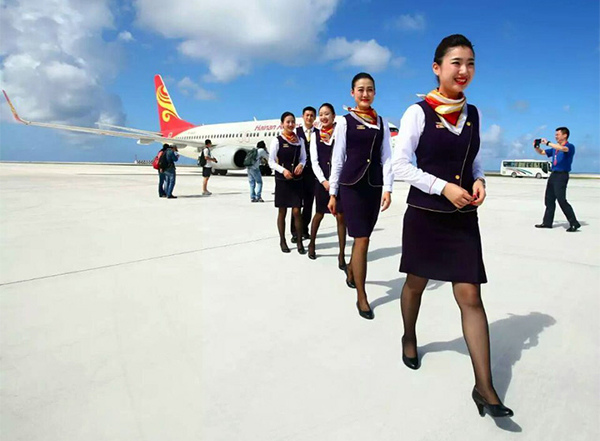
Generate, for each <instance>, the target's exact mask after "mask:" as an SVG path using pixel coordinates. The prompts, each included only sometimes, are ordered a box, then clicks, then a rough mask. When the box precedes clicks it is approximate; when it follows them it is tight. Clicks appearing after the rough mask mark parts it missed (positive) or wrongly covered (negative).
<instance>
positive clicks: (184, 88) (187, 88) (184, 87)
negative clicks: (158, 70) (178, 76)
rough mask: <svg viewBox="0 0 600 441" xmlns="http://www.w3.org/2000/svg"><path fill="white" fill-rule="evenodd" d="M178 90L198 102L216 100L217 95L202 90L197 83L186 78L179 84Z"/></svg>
mask: <svg viewBox="0 0 600 441" xmlns="http://www.w3.org/2000/svg"><path fill="white" fill-rule="evenodd" d="M177 88H178V89H179V90H180V91H181V93H183V94H184V95H192V96H193V97H194V98H195V99H197V100H214V99H215V98H216V95H215V94H214V93H213V92H210V91H208V90H206V89H204V88H202V87H201V86H200V85H199V84H197V83H195V82H194V81H193V80H192V79H191V78H190V77H185V78H183V79H182V80H181V81H179V82H178V83H177Z"/></svg>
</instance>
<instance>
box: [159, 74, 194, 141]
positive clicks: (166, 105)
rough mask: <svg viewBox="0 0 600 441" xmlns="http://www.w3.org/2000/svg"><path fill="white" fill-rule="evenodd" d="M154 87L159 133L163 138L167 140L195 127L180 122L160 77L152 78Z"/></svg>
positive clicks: (185, 122) (182, 121)
mask: <svg viewBox="0 0 600 441" xmlns="http://www.w3.org/2000/svg"><path fill="white" fill-rule="evenodd" d="M154 86H155V87H156V103H157V104H158V120H159V122H160V131H161V132H162V134H163V136H167V137H169V138H171V137H173V136H175V135H177V134H178V133H181V132H183V131H184V130H187V129H191V128H192V127H195V125H194V124H192V123H189V122H187V121H184V120H182V119H181V118H180V117H179V115H178V114H177V110H175V105H174V104H173V101H172V100H171V96H170V95H169V92H168V91H167V86H165V83H164V82H163V79H162V77H161V76H160V75H155V76H154Z"/></svg>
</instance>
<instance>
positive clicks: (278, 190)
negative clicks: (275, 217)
mask: <svg viewBox="0 0 600 441" xmlns="http://www.w3.org/2000/svg"><path fill="white" fill-rule="evenodd" d="M302 181H303V180H302V179H298V180H294V179H289V180H288V179H285V180H283V179H275V207H277V208H296V207H302V198H303V195H302V184H303V182H302Z"/></svg>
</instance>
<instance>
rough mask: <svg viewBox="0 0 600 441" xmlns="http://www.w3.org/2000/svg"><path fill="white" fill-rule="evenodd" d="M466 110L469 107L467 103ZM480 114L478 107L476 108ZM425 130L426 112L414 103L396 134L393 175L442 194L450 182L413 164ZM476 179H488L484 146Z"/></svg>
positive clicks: (477, 162)
mask: <svg viewBox="0 0 600 441" xmlns="http://www.w3.org/2000/svg"><path fill="white" fill-rule="evenodd" d="M465 109H467V106H465ZM477 113H479V109H478V110H477ZM424 129H425V113H424V112H423V109H422V108H421V106H419V105H418V104H413V105H412V106H410V107H409V108H408V109H406V112H404V115H403V116H402V120H401V121H400V129H399V131H398V136H397V137H396V146H395V148H394V158H393V161H392V169H393V173H394V177H395V178H396V179H400V180H402V181H404V182H408V183H409V184H410V185H413V186H415V187H417V188H418V189H419V190H421V191H423V192H425V193H427V194H437V195H441V194H442V190H443V189H444V187H445V186H446V184H447V183H448V182H447V181H444V180H443V179H440V178H438V177H437V176H434V175H432V174H430V173H426V172H424V171H423V170H421V169H420V168H417V167H416V166H415V165H413V164H412V163H411V160H412V158H413V155H414V154H415V151H416V150H417V146H418V145H419V139H420V138H421V134H422V133H423V130H424ZM479 137H480V139H481V113H479ZM472 172H473V178H474V179H477V178H485V174H484V172H483V167H482V165H481V148H480V149H479V152H477V155H476V156H475V159H474V161H473V170H472Z"/></svg>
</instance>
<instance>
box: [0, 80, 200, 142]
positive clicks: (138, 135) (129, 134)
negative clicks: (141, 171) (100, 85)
mask: <svg viewBox="0 0 600 441" xmlns="http://www.w3.org/2000/svg"><path fill="white" fill-rule="evenodd" d="M2 93H4V97H5V98H6V101H7V102H8V105H9V106H10V110H11V111H12V114H13V116H14V117H15V119H16V120H17V121H19V122H20V123H23V124H25V125H28V126H37V127H48V128H52V129H59V130H68V131H70V132H78V133H89V134H93V135H104V136H116V137H120V138H129V139H136V140H137V142H138V144H142V145H147V144H152V143H153V142H158V143H161V144H164V143H167V144H173V145H176V146H177V147H185V146H193V147H204V142H202V141H194V140H191V139H185V140H184V139H178V138H168V137H164V136H162V135H161V134H159V133H154V132H149V131H148V132H145V131H140V130H137V129H129V131H124V130H123V129H126V128H121V130H120V131H118V130H105V129H93V128H91V127H79V126H68V125H64V124H53V123H42V122H34V121H27V120H25V119H22V118H21V117H20V116H19V114H18V113H17V110H16V109H15V107H14V106H13V104H12V102H11V101H10V98H8V95H7V93H6V91H4V90H2ZM115 127H118V126H115Z"/></svg>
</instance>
